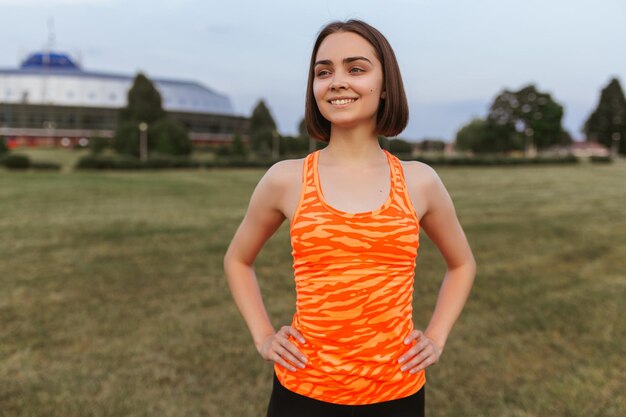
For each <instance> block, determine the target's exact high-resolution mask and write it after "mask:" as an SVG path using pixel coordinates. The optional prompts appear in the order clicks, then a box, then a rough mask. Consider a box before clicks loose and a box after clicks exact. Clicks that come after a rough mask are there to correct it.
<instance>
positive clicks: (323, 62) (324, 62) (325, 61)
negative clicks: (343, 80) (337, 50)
mask: <svg viewBox="0 0 626 417" xmlns="http://www.w3.org/2000/svg"><path fill="white" fill-rule="evenodd" d="M360 59H362V60H364V61H367V62H369V63H370V64H371V63H372V61H370V60H369V59H367V58H365V57H364V56H350V57H348V58H344V59H343V63H344V64H349V63H350V62H353V61H358V60H360ZM318 65H333V63H332V62H331V61H330V60H329V59H322V60H320V61H317V62H316V63H315V65H313V66H314V67H316V66H318Z"/></svg>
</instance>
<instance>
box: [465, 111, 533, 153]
mask: <svg viewBox="0 0 626 417" xmlns="http://www.w3.org/2000/svg"><path fill="white" fill-rule="evenodd" d="M522 145H523V144H522V142H521V141H520V137H519V136H515V135H512V132H511V131H510V128H509V127H508V126H507V125H503V124H498V123H494V122H493V121H491V120H485V119H481V118H474V119H472V121H470V122H469V123H468V124H466V125H465V126H463V127H462V128H461V129H459V131H458V132H457V134H456V141H455V148H456V149H458V150H459V151H471V152H475V153H505V152H510V151H512V150H519V149H522Z"/></svg>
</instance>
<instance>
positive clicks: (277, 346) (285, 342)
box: [258, 326, 308, 371]
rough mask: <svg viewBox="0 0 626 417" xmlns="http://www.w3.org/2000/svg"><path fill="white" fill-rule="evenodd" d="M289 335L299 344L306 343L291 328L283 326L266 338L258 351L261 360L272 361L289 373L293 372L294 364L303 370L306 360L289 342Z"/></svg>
mask: <svg viewBox="0 0 626 417" xmlns="http://www.w3.org/2000/svg"><path fill="white" fill-rule="evenodd" d="M290 335H291V336H293V337H294V338H296V340H298V341H299V342H300V343H302V344H305V343H306V341H305V340H304V337H302V335H301V334H300V333H299V332H298V331H297V330H296V329H294V328H293V327H291V326H283V327H281V328H280V330H279V331H278V332H276V333H274V334H272V335H269V336H267V337H266V338H265V339H264V340H263V342H262V343H261V346H260V347H259V349H258V350H259V353H260V354H261V356H262V357H263V359H265V360H267V361H274V362H276V363H278V364H280V365H282V366H283V367H285V368H287V369H289V370H290V371H295V370H296V368H295V367H294V366H293V365H294V364H295V365H297V366H299V367H300V368H304V364H305V363H306V362H307V360H308V359H307V357H306V356H304V354H302V352H300V351H299V350H298V348H297V347H296V346H295V345H294V344H293V343H291V341H290V340H289V336H290Z"/></svg>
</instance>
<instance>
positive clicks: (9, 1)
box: [0, 0, 116, 6]
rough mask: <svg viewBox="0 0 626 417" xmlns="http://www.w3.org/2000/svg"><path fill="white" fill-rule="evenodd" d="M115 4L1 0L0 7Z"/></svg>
mask: <svg viewBox="0 0 626 417" xmlns="http://www.w3.org/2000/svg"><path fill="white" fill-rule="evenodd" d="M115 2H116V1H114V0H0V6H59V5H60V6H65V5H68V6H73V5H77V6H90V5H94V4H106V3H115Z"/></svg>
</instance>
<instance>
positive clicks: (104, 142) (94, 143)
mask: <svg viewBox="0 0 626 417" xmlns="http://www.w3.org/2000/svg"><path fill="white" fill-rule="evenodd" d="M110 146H111V140H110V139H109V138H103V137H99V136H96V137H93V138H91V139H90V140H89V149H91V152H92V153H94V154H96V155H98V154H100V153H102V151H103V150H105V149H106V148H108V147H110Z"/></svg>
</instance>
